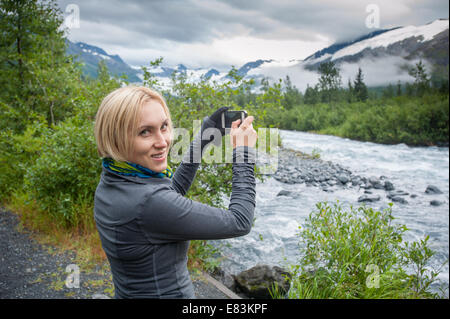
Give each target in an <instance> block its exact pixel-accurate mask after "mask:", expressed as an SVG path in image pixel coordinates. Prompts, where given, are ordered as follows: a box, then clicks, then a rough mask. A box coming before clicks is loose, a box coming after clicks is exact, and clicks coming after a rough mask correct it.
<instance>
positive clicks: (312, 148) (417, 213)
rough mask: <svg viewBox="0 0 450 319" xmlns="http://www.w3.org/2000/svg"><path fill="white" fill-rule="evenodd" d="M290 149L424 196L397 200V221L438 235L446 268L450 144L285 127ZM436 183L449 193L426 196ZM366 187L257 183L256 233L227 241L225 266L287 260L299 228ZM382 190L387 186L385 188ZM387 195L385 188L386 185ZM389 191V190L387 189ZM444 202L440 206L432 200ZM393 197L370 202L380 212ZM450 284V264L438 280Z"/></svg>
mask: <svg viewBox="0 0 450 319" xmlns="http://www.w3.org/2000/svg"><path fill="white" fill-rule="evenodd" d="M280 135H281V140H282V145H283V147H285V148H290V149H293V150H298V151H301V152H304V153H308V154H312V153H315V154H320V159H321V160H324V161H331V162H333V163H337V164H340V165H341V166H343V167H344V168H347V169H349V170H350V171H351V172H352V173H355V174H358V175H360V176H365V177H368V178H369V177H371V176H376V177H380V176H386V177H387V178H388V179H389V180H390V181H391V182H392V183H393V184H394V185H395V188H396V189H400V190H403V191H405V192H408V193H409V194H414V195H417V196H416V197H414V198H413V197H410V196H408V197H407V201H408V203H407V204H399V203H394V206H393V216H394V217H395V218H396V219H395V222H397V223H401V224H404V225H406V226H407V227H408V228H409V230H408V231H407V233H406V234H405V236H404V239H405V240H407V241H414V240H419V239H423V238H424V236H425V235H429V236H430V240H429V246H430V248H432V249H433V250H435V251H436V255H435V256H434V257H433V259H432V266H433V267H435V268H439V266H440V265H441V264H442V263H443V262H444V261H446V260H448V255H449V148H448V147H434V146H432V147H409V146H407V145H405V144H398V145H383V144H376V143H370V142H359V141H354V140H350V139H345V138H340V137H335V136H329V135H318V134H311V133H304V132H297V131H286V130H280ZM428 185H434V186H436V187H438V188H439V189H440V190H441V191H442V192H443V194H437V195H429V194H425V189H426V188H427V186H428ZM281 190H291V191H295V192H296V193H298V194H301V195H300V196H296V197H295V198H293V197H288V196H278V197H277V194H278V193H279V192H280V191H281ZM363 191H364V190H363V189H361V190H357V189H346V188H341V189H339V188H338V189H336V190H335V191H333V192H325V191H323V190H321V189H320V188H318V187H310V186H307V185H305V184H285V183H282V182H279V181H277V180H275V179H274V178H272V177H269V178H267V179H266V180H265V181H264V182H258V183H257V186H256V194H257V195H256V209H255V216H256V220H255V223H254V227H253V228H252V231H251V233H250V234H249V235H247V236H244V237H240V238H233V239H227V240H221V241H213V244H214V245H220V246H221V251H222V253H223V256H224V260H223V261H222V263H221V267H222V268H223V269H225V270H226V271H227V272H229V273H233V274H236V273H239V272H240V271H243V270H245V269H248V268H251V267H253V266H255V265H256V264H258V263H265V264H270V265H287V263H295V262H296V261H297V259H298V257H299V255H298V242H299V237H298V230H299V226H300V225H302V224H303V223H304V221H305V219H306V218H307V217H308V215H309V214H310V212H311V211H312V210H314V208H315V204H316V203H317V202H319V201H328V202H336V200H339V202H341V203H342V204H343V205H353V206H359V205H361V203H358V197H359V196H361V194H362V193H363ZM380 192H381V191H380ZM383 192H384V190H383ZM380 194H381V193H380ZM431 200H438V201H440V202H441V203H442V204H441V205H440V206H432V205H430V201H431ZM389 201H390V200H389V199H387V198H386V196H385V195H384V196H381V200H379V201H377V202H374V203H369V204H368V205H369V206H371V207H373V208H374V209H379V210H382V209H384V208H386V207H388V202H389ZM438 278H439V279H440V280H442V281H443V282H444V283H446V285H447V287H448V282H449V268H448V263H447V264H446V265H445V266H444V267H443V268H442V269H441V273H440V275H439V277H438Z"/></svg>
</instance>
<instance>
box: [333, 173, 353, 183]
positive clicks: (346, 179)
mask: <svg viewBox="0 0 450 319" xmlns="http://www.w3.org/2000/svg"><path fill="white" fill-rule="evenodd" d="M336 178H337V179H338V181H340V182H341V183H342V184H347V183H348V182H349V181H350V178H349V177H348V176H347V175H345V174H339V175H338V176H336Z"/></svg>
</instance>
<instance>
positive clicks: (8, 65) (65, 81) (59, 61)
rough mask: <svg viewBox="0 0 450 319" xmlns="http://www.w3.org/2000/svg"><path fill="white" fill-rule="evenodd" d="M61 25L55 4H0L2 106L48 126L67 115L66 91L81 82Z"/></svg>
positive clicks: (15, 0)
mask: <svg viewBox="0 0 450 319" xmlns="http://www.w3.org/2000/svg"><path fill="white" fill-rule="evenodd" d="M62 22H63V19H62V12H61V11H60V10H59V9H58V7H57V4H56V2H55V1H38V0H2V1H0V26H1V30H2V35H1V37H0V61H2V63H1V64H0V72H1V74H2V76H1V77H0V86H1V87H2V90H1V91H0V100H1V101H2V102H4V103H6V104H8V105H10V106H11V107H14V108H15V109H16V110H18V111H19V112H20V113H21V114H26V115H29V114H31V113H33V112H36V113H37V114H41V115H43V116H45V117H46V118H47V121H48V123H49V124H55V122H56V121H57V120H60V119H62V118H63V117H64V116H65V115H67V112H66V111H67V108H70V105H71V103H68V100H69V96H70V94H69V92H68V91H70V90H71V87H72V86H71V82H73V81H77V80H78V79H77V76H79V73H78V72H77V70H76V69H75V66H74V64H73V63H72V58H70V57H67V56H66V43H65V38H64V31H63V30H61V29H60V26H61V24H62ZM20 127H21V125H18V127H17V128H18V129H20Z"/></svg>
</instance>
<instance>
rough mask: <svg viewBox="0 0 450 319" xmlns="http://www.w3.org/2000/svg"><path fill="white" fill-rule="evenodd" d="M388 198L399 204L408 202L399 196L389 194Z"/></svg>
mask: <svg viewBox="0 0 450 319" xmlns="http://www.w3.org/2000/svg"><path fill="white" fill-rule="evenodd" d="M390 200H391V201H393V202H396V203H400V204H408V201H407V200H406V199H404V198H403V197H401V196H391V197H390Z"/></svg>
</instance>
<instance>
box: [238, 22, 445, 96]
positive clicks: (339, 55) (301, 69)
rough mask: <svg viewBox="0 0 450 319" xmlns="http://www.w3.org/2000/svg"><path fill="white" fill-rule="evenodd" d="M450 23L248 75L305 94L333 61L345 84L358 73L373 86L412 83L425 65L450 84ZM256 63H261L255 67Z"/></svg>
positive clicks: (366, 39) (385, 33) (389, 34)
mask: <svg viewBox="0 0 450 319" xmlns="http://www.w3.org/2000/svg"><path fill="white" fill-rule="evenodd" d="M448 38H449V20H448V19H439V20H435V21H433V22H430V23H428V24H426V25H421V26H405V27H395V28H391V29H383V30H377V31H374V32H371V33H368V34H366V35H363V36H361V37H358V38H356V39H355V40H352V41H347V42H341V43H335V44H333V45H331V46H329V47H327V48H324V49H322V50H319V51H317V52H315V53H313V54H311V55H310V56H308V57H307V58H306V59H304V60H291V61H284V62H283V61H276V60H270V61H269V60H265V61H264V62H263V63H259V62H258V61H261V60H258V61H255V62H254V63H253V64H251V63H247V64H246V65H251V66H255V67H252V68H247V69H246V75H247V76H249V77H256V78H262V77H267V78H269V79H270V80H277V79H279V78H285V77H286V75H289V77H290V79H291V81H292V83H293V84H294V85H296V86H297V87H298V88H299V89H301V90H304V89H305V88H306V86H307V85H308V84H309V85H310V86H311V85H314V84H315V83H317V79H318V73H317V69H318V67H319V65H320V64H321V63H323V62H328V61H332V62H334V63H335V64H336V65H337V66H338V67H339V68H340V70H341V78H342V79H343V82H346V81H347V80H348V79H350V78H353V79H354V77H355V75H356V72H357V70H358V68H359V67H361V69H362V70H363V73H364V75H365V82H366V84H368V85H369V86H386V85H388V84H389V83H393V84H395V83H397V82H398V81H401V82H409V81H412V80H413V79H412V77H411V76H410V75H409V74H408V68H409V67H410V66H412V65H414V64H415V63H417V62H418V60H419V59H422V60H423V61H424V63H425V65H426V68H427V71H428V72H429V73H431V72H432V73H434V74H435V75H436V76H437V77H438V78H439V79H446V80H448V69H447V68H448V64H449V55H448V54H449V40H448ZM257 62H258V63H257Z"/></svg>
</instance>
